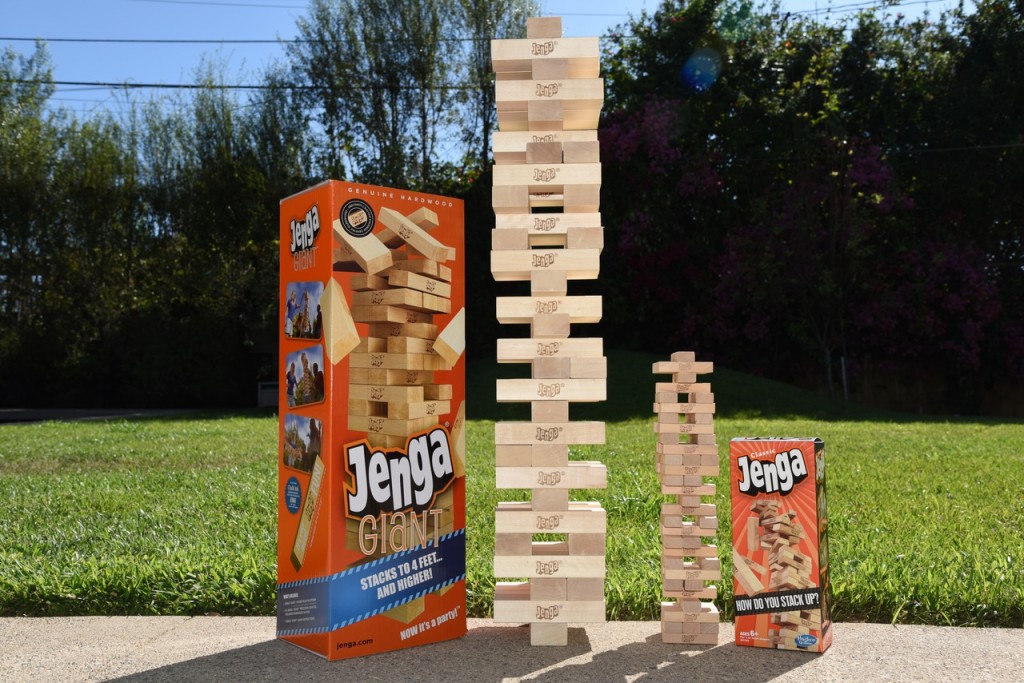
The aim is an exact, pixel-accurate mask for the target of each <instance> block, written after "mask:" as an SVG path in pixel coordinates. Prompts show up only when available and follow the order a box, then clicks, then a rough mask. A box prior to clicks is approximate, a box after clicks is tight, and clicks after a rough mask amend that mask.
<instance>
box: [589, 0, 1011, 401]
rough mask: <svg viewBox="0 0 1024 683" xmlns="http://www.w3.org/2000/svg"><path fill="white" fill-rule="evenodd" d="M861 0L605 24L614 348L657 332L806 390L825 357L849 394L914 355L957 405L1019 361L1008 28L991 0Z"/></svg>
mask: <svg viewBox="0 0 1024 683" xmlns="http://www.w3.org/2000/svg"><path fill="white" fill-rule="evenodd" d="M884 12H885V11H882V10H877V9H875V8H872V9H871V10H869V11H865V12H864V13H862V14H858V15H851V16H848V17H846V18H842V19H836V20H834V21H826V22H824V23H822V22H818V21H812V20H808V19H801V18H799V17H794V16H792V15H789V14H783V13H782V12H781V11H779V10H778V8H770V9H767V10H765V9H758V10H752V9H751V4H750V3H748V2H742V1H730V2H723V1H720V0H701V1H699V2H687V3H682V2H663V3H661V5H660V6H659V7H658V9H657V10H656V11H655V12H654V13H653V14H650V15H647V14H645V15H643V16H641V17H640V18H638V19H636V20H634V21H632V22H631V23H630V24H629V25H628V26H627V27H625V28H626V29H628V31H629V32H631V33H632V34H633V36H634V37H629V36H625V35H613V36H612V37H611V40H610V41H608V44H607V48H606V60H605V66H604V68H605V73H606V77H607V79H608V83H609V90H610V92H609V97H608V104H609V106H608V108H607V109H608V114H607V116H606V119H605V122H604V124H603V126H602V136H601V137H602V158H603V161H604V173H605V186H606V187H607V186H609V185H611V186H612V187H628V188H629V191H628V192H606V193H605V197H604V198H603V199H604V201H603V202H602V204H603V206H602V209H603V213H604V215H605V216H606V218H605V224H606V226H607V227H608V230H607V235H606V241H607V242H608V243H609V244H612V245H614V246H615V247H616V248H617V250H618V254H619V258H617V259H614V260H610V261H609V263H608V268H607V270H606V273H607V274H608V276H609V279H610V280H611V281H614V282H615V283H616V288H615V289H614V290H612V291H609V292H607V293H606V296H605V300H606V317H608V318H610V319H611V320H612V321H614V322H613V325H614V329H613V332H612V334H613V335H614V336H615V337H616V338H617V339H619V340H620V343H623V342H625V341H627V340H628V343H630V344H632V345H634V346H635V347H637V348H650V343H651V340H654V339H657V340H662V339H669V340H676V341H677V342H679V343H680V344H686V345H688V346H690V347H695V348H703V349H706V350H707V351H708V352H713V353H714V354H715V355H716V357H717V358H719V359H721V360H725V361H726V362H728V363H730V364H733V365H736V366H737V367H741V368H743V369H746V370H750V371H754V372H758V373H765V374H768V375H771V376H774V377H779V378H791V379H794V380H798V381H801V382H806V383H808V384H813V385H817V386H820V387H821V388H823V389H826V390H827V391H828V392H830V393H831V392H834V391H836V385H837V384H838V382H839V379H840V375H841V374H842V373H843V372H845V373H846V374H845V375H844V377H843V379H850V380H851V381H852V383H853V388H854V390H855V391H857V390H859V391H861V392H863V393H862V394H861V395H863V396H867V395H868V389H867V387H868V386H869V384H870V383H872V382H873V380H872V377H876V376H880V375H884V376H885V378H886V380H888V381H889V382H891V383H893V384H896V385H900V386H906V384H908V383H911V382H913V381H914V380H913V379H912V377H915V376H920V374H922V372H924V371H925V369H926V368H929V369H930V368H936V367H938V368H942V371H941V372H939V373H930V374H933V375H934V376H935V377H936V380H935V383H934V385H933V387H932V393H934V394H943V393H945V396H944V400H945V401H946V403H945V405H947V406H949V407H950V408H951V409H955V410H958V411H964V412H968V411H971V412H976V411H977V410H978V406H979V405H980V403H981V397H982V396H983V395H984V394H985V393H986V392H987V391H988V390H989V389H991V388H992V387H993V386H994V385H995V384H997V383H998V382H999V381H1000V378H1001V377H1002V376H1005V375H1004V373H1010V374H1012V375H1013V376H1014V377H1017V378H1019V377H1021V376H1024V374H1022V373H1024V336H1022V334H1021V332H1022V328H1021V325H1020V324H1019V321H1018V318H1019V316H1017V315H1015V314H1013V313H1010V311H1017V310H1019V308H1020V304H1021V301H1022V299H1021V292H1022V285H1024V277H1022V275H1021V274H1022V273H1024V271H1022V270H1021V268H1020V264H1021V253H1020V248H1019V247H1020V244H1021V241H1022V235H1021V227H1022V224H1021V220H1020V217H1021V199H1020V197H1021V194H1020V192H1019V191H1018V190H1017V189H1016V188H1017V187H1018V186H1019V185H1020V184H1021V182H1024V168H1022V167H1021V163H1022V161H1024V156H1022V155H1021V154H1020V145H1019V137H1020V134H1019V129H1020V126H1019V125H1018V124H1019V120H1020V117H1019V113H1018V114H1014V113H1012V112H1011V111H1010V108H1012V107H1013V105H1012V104H1011V103H1013V102H1017V101H1019V99H1020V98H1019V94H1018V93H1019V90H1020V84H1019V82H1018V81H1019V79H1013V77H1012V76H1010V72H1008V71H1007V70H1006V69H1004V68H1002V67H1001V66H1000V65H1005V64H1009V63H1016V62H1019V61H1020V56H1021V54H1020V45H1021V44H1022V40H1021V38H1022V37H1024V22H1022V19H1021V16H1020V14H1019V12H1014V11H1013V10H1012V9H1011V8H1010V7H1009V6H1008V4H1007V3H1005V2H1001V1H999V0H992V1H991V2H982V3H979V5H978V9H977V11H976V12H973V13H967V12H965V11H964V10H962V9H957V10H954V11H952V12H950V13H948V14H946V15H944V16H943V17H941V18H940V20H939V21H938V22H931V21H929V20H927V19H921V20H918V21H914V22H909V21H906V20H905V19H904V18H903V16H902V15H899V14H896V13H895V11H894V10H892V11H889V12H890V13H884ZM1010 81H1013V82H1010ZM641 180H642V182H641ZM984 197H989V198H990V199H985V198H984ZM603 276H604V273H603ZM637 317H639V318H640V319H642V320H644V321H645V324H644V325H640V326H638V325H635V324H633V321H634V320H635V319H636V318H637ZM1007 340H1010V341H1009V342H1008V343H1007ZM672 343H673V344H676V342H672ZM808 359H811V361H810V362H809V360H808ZM811 363H814V364H816V365H818V366H819V367H820V368H821V369H820V370H819V371H818V375H819V377H820V379H818V380H813V379H810V378H809V377H808V375H809V373H810V370H809V365H810V364H811ZM840 363H845V368H843V369H840V367H839V365H840ZM895 367H900V368H905V370H904V371H903V373H905V374H903V373H901V374H896V373H894V372H893V368H895ZM913 407H917V406H913Z"/></svg>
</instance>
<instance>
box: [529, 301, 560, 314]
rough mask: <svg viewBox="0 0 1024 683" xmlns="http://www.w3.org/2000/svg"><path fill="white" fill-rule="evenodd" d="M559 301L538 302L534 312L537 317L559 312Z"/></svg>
mask: <svg viewBox="0 0 1024 683" xmlns="http://www.w3.org/2000/svg"><path fill="white" fill-rule="evenodd" d="M560 303H561V302H559V301H538V302H536V303H534V305H533V312H534V313H536V314H537V315H552V314H554V313H557V312H558V306H559V304H560Z"/></svg>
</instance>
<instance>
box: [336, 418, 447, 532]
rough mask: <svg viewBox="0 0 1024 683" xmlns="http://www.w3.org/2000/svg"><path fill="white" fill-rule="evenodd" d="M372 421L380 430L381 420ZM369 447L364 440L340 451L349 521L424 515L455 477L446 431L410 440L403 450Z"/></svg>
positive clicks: (431, 432) (422, 435)
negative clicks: (388, 514) (346, 480)
mask: <svg viewBox="0 0 1024 683" xmlns="http://www.w3.org/2000/svg"><path fill="white" fill-rule="evenodd" d="M373 420H380V421H381V423H382V425H383V421H384V420H383V418H371V424H372V423H373ZM370 448H371V447H370V444H369V443H367V441H366V440H362V441H359V442H357V443H350V444H346V445H345V448H344V452H345V460H346V466H347V469H348V473H349V475H350V476H351V482H352V483H350V484H346V487H345V488H346V493H345V497H346V499H347V502H348V515H349V516H350V517H356V518H358V517H362V516H363V515H374V516H377V515H379V514H380V513H381V512H398V511H399V510H407V509H412V510H413V511H415V512H422V511H424V510H427V509H428V508H430V506H431V504H432V503H433V502H434V497H435V496H436V495H437V494H438V493H441V492H442V491H444V490H445V489H446V488H448V485H449V484H451V482H452V481H453V480H454V478H455V473H454V472H455V470H454V467H453V465H452V454H451V447H450V445H449V440H448V431H447V430H446V429H445V428H444V427H441V426H437V427H434V428H433V429H431V430H430V431H429V432H425V433H423V434H419V435H417V436H413V437H410V438H409V440H408V441H407V442H406V447H405V448H396V449H391V450H376V451H371V450H370Z"/></svg>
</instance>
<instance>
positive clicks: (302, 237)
mask: <svg viewBox="0 0 1024 683" xmlns="http://www.w3.org/2000/svg"><path fill="white" fill-rule="evenodd" d="M289 228H290V230H291V237H292V243H291V246H290V249H291V252H292V253H293V254H295V253H297V252H299V251H303V250H305V249H312V248H313V242H314V241H315V240H316V236H317V235H318V234H320V210H319V209H318V208H317V207H316V205H315V204H314V205H313V208H311V209H310V210H309V211H307V212H306V217H305V219H304V220H301V221H299V220H295V219H294V218H293V219H292V221H291V224H290V225H289Z"/></svg>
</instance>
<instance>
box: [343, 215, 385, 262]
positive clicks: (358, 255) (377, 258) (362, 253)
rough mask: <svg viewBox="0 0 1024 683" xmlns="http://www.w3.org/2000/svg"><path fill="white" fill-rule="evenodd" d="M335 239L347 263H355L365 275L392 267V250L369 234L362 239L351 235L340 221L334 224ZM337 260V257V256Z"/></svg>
mask: <svg viewBox="0 0 1024 683" xmlns="http://www.w3.org/2000/svg"><path fill="white" fill-rule="evenodd" d="M332 227H333V229H334V237H335V239H336V240H337V241H338V242H339V244H341V245H342V246H341V248H340V251H341V252H342V254H341V256H342V257H343V259H341V260H345V261H352V262H355V263H356V264H357V265H358V266H359V267H360V268H361V269H362V271H363V272H364V273H367V274H369V275H373V274H375V273H378V272H380V271H382V270H384V269H385V268H388V267H390V266H391V264H392V262H393V259H392V257H391V250H390V249H388V248H387V246H385V245H384V243H383V242H381V240H380V239H379V238H378V237H377V236H376V235H374V234H373V233H369V234H367V235H363V236H362V237H356V236H354V235H350V234H349V233H348V231H347V230H345V229H344V228H343V227H342V225H341V220H340V219H335V220H334V222H333V223H332ZM335 256H336V258H335V260H339V259H337V255H335Z"/></svg>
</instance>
